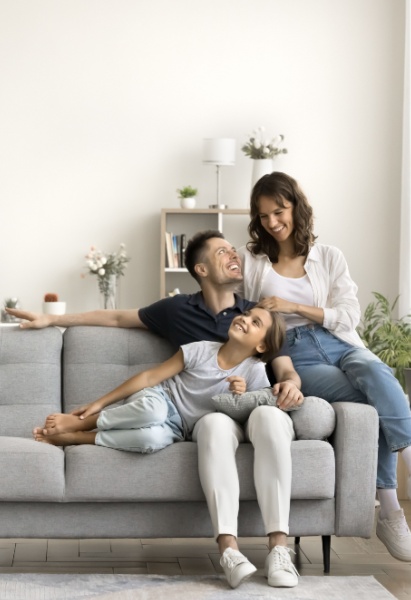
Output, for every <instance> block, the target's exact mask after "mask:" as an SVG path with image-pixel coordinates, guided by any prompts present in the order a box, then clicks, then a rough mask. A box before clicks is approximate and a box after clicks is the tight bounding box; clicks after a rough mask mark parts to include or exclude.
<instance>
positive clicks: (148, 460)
mask: <svg viewBox="0 0 411 600" xmlns="http://www.w3.org/2000/svg"><path fill="white" fill-rule="evenodd" d="M171 353H172V351H171V348H170V346H169V345H168V343H167V342H166V341H164V340H163V339H161V338H159V337H157V336H155V335H153V334H151V333H150V332H147V331H144V330H127V329H116V328H102V327H73V328H70V329H67V330H66V331H65V332H64V334H62V332H61V331H60V330H59V329H57V328H48V329H44V330H39V331H34V330H33V331H30V330H20V329H18V328H14V327H13V328H6V327H2V328H0V480H1V487H0V538H8V537H13V538H19V537H24V538H105V537H107V538H122V537H124V538H140V537H145V538H148V537H153V538H155V537H209V536H212V529H211V523H210V518H209V516H208V511H207V506H206V503H205V500H204V495H203V492H202V489H201V485H200V481H199V478H198V472H197V449H196V444H195V443H192V442H182V443H178V444H174V445H173V446H170V447H168V448H166V449H164V450H162V451H161V452H158V453H155V454H149V455H140V454H134V453H128V452H120V451H116V450H111V449H108V448H103V447H99V446H70V447H67V448H66V449H64V450H63V449H62V448H59V447H55V446H52V445H49V444H44V443H39V442H35V441H34V440H33V439H32V435H31V432H32V429H33V427H34V426H36V425H42V424H43V422H44V419H45V417H46V415H48V414H50V413H51V412H56V411H58V412H61V411H64V412H70V411H71V410H72V409H73V408H74V407H76V406H79V405H81V404H83V403H86V402H89V401H91V400H94V399H96V398H97V397H99V396H100V395H102V394H103V393H105V392H106V391H108V390H109V389H111V388H113V387H115V386H116V385H118V384H120V383H121V382H122V381H124V380H125V379H126V378H128V377H130V376H131V375H132V374H134V373H136V372H138V371H140V370H142V369H145V368H147V367H149V366H150V365H152V364H154V363H157V362H160V361H163V360H165V359H166V358H167V357H169V356H170V355H171ZM321 403H322V404H321ZM323 405H324V406H325V408H324V406H323ZM304 411H305V412H304ZM324 411H325V412H324ZM330 413H331V415H332V419H333V424H332V427H331V429H333V432H332V433H331V435H330V428H329V419H330ZM293 414H294V415H295V418H297V415H298V423H297V421H296V425H297V424H298V430H299V437H300V438H301V437H303V438H304V437H305V438H312V437H318V438H322V437H325V435H327V436H328V440H324V439H297V440H296V441H295V442H293V444H292V460H293V479H292V501H291V516H290V535H291V536H296V537H297V541H298V539H299V537H300V536H314V535H321V536H322V537H323V542H324V544H323V546H324V551H325V552H324V560H325V562H324V564H325V570H326V571H328V570H329V541H330V536H331V534H335V535H337V536H360V537H369V536H370V534H371V530H372V525H373V516H374V498H375V480H376V462H377V444H378V440H377V438H378V419H377V413H376V412H375V410H374V409H373V408H370V407H369V406H363V405H353V404H350V403H345V402H342V403H337V404H334V405H333V407H332V408H331V407H330V405H328V404H327V403H325V402H324V401H319V402H318V405H316V404H315V403H314V404H311V406H307V407H303V408H302V409H301V410H300V411H298V412H295V413H293ZM324 414H326V418H325V421H327V422H328V425H327V427H328V431H326V432H325V435H324V432H321V427H322V420H323V416H324ZM313 416H314V418H313ZM304 419H306V420H307V423H308V425H307V427H305V426H304ZM296 429H297V427H296ZM237 462H238V470H239V477H240V489H241V496H240V500H241V501H240V515H239V534H240V535H241V536H260V535H264V533H265V532H264V530H263V524H262V521H261V517H260V513H259V509H258V505H257V502H256V495H255V489H254V484H253V474H252V463H253V449H252V447H251V445H250V444H247V443H245V444H241V445H240V447H239V450H238V452H237Z"/></svg>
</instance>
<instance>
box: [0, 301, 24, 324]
mask: <svg viewBox="0 0 411 600" xmlns="http://www.w3.org/2000/svg"><path fill="white" fill-rule="evenodd" d="M18 307H19V300H18V298H6V299H5V301H4V308H3V309H2V311H1V322H2V323H20V319H18V318H17V317H15V316H14V315H9V314H8V313H6V311H5V310H4V309H5V308H18Z"/></svg>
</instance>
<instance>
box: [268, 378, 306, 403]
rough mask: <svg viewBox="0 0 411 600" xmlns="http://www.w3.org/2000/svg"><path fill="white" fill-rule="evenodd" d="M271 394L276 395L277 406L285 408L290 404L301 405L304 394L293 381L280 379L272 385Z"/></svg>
mask: <svg viewBox="0 0 411 600" xmlns="http://www.w3.org/2000/svg"><path fill="white" fill-rule="evenodd" d="M273 395H274V396H277V406H278V408H281V409H282V410H287V409H289V408H291V407H292V406H301V405H302V403H303V402H304V396H303V395H302V393H301V391H300V390H299V389H298V387H297V386H296V385H295V383H294V382H293V381H281V382H280V383H276V384H275V385H274V386H273Z"/></svg>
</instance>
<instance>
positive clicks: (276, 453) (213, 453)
mask: <svg viewBox="0 0 411 600" xmlns="http://www.w3.org/2000/svg"><path fill="white" fill-rule="evenodd" d="M293 439H295V434H294V428H293V424H292V420H291V418H290V417H289V415H288V414H287V413H286V412H284V411H282V410H280V409H279V408H276V407H275V406H259V407H258V408H256V409H254V410H253V412H252V413H251V415H250V418H249V419H248V421H247V423H246V425H245V427H244V428H243V427H242V426H241V425H239V424H238V423H237V422H236V421H233V419H231V418H230V417H228V416H227V415H224V414H223V413H217V412H216V413H209V414H207V415H205V416H204V417H202V418H201V419H199V420H198V421H197V423H196V424H195V427H194V430H193V441H195V442H197V444H198V469H199V474H200V481H201V486H202V488H203V491H204V494H205V497H206V500H207V505H208V510H209V512H210V516H211V521H212V524H213V529H214V535H215V537H216V538H217V537H218V536H219V535H221V534H229V535H233V536H235V537H237V520H238V510H239V494H240V486H239V480H238V473H237V466H236V461H235V453H236V450H237V447H238V444H239V443H241V442H244V441H250V442H251V443H252V445H253V446H254V485H255V489H256V492H257V500H258V504H259V506H260V510H261V514H262V518H263V522H264V527H265V530H266V533H267V534H269V533H274V532H282V533H285V534H288V532H289V526H288V521H289V514H290V498H291V442H292V440H293Z"/></svg>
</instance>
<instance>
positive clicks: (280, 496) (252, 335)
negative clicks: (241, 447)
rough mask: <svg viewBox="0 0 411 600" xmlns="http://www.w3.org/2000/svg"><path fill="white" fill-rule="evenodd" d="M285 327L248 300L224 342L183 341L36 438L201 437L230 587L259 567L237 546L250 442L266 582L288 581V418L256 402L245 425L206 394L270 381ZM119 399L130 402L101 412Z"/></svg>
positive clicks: (146, 448)
mask: <svg viewBox="0 0 411 600" xmlns="http://www.w3.org/2000/svg"><path fill="white" fill-rule="evenodd" d="M284 333H285V328H284V323H283V320H282V319H281V318H280V317H279V316H278V315H277V314H276V313H272V312H269V311H268V310H267V309H265V308H262V307H260V306H254V307H253V308H252V309H251V310H249V311H247V312H246V313H244V314H242V315H239V316H237V317H235V318H234V319H233V321H232V324H231V326H230V328H229V331H228V341H227V342H225V343H223V344H221V343H219V342H194V343H191V344H186V345H183V346H182V347H181V348H180V349H179V350H178V351H177V353H176V354H175V355H174V356H172V357H171V358H170V359H169V360H167V361H165V362H164V363H162V364H160V365H158V366H156V367H153V368H151V369H148V370H147V371H143V372H142V373H139V374H137V375H135V376H134V377H131V378H130V379H128V380H127V381H126V382H124V383H123V384H121V385H120V386H119V387H117V388H116V389H115V390H113V391H111V392H109V393H108V394H105V395H104V396H103V397H102V398H99V399H98V400H96V401H94V402H92V403H91V404H88V405H86V406H83V407H81V408H79V409H78V410H76V411H75V412H74V413H73V414H70V415H66V414H54V415H50V416H49V417H47V419H46V422H45V424H44V426H43V427H42V428H40V427H37V428H35V429H34V437H35V439H36V440H37V441H39V442H46V443H49V444H54V445H57V446H67V445H72V444H98V445H101V446H107V447H109V448H115V449H118V450H126V451H130V452H155V451H158V450H161V449H162V448H164V447H165V446H167V445H169V444H172V443H173V442H177V441H181V440H183V439H184V438H185V437H188V438H190V437H192V439H193V440H194V441H195V442H197V444H198V460H199V474H200V481H201V485H202V487H203V490H204V494H205V497H206V500H207V505H208V508H209V512H210V516H211V521H212V524H213V529H214V532H215V536H216V539H217V541H218V545H219V550H220V552H221V554H222V557H221V565H222V567H223V569H224V572H225V574H226V577H227V580H228V582H229V584H230V585H231V587H233V588H235V587H237V586H238V585H239V584H240V583H241V582H242V581H244V580H245V579H247V578H248V577H250V576H251V575H252V574H253V573H254V572H255V571H256V568H255V567H254V565H252V564H251V563H250V562H249V561H248V559H247V558H246V557H245V556H243V554H241V552H239V549H238V545H237V519H238V509H239V481H238V473H237V467H236V462H235V453H236V450H237V447H238V444H239V443H240V442H242V441H244V440H245V439H248V440H250V441H251V443H252V444H253V446H254V451H255V462H254V478H255V487H256V490H257V499H258V503H259V506H260V509H261V513H262V516H263V521H264V525H265V527H266V531H267V535H268V537H269V546H270V552H269V554H268V556H267V560H266V576H267V578H268V584H269V585H271V586H274V587H277V586H284V587H294V586H295V585H297V583H298V578H297V575H298V574H297V571H296V570H295V567H294V565H293V564H292V563H291V559H290V554H289V550H288V548H287V534H288V517H289V511H290V497H291V441H292V440H293V439H294V429H293V426H292V421H291V419H290V417H289V416H288V415H287V414H286V413H285V412H284V411H283V410H280V409H278V408H277V407H275V406H259V407H258V408H256V409H254V411H253V412H252V413H251V415H250V417H249V419H248V422H247V423H246V426H245V429H243V427H242V426H241V425H239V424H238V423H236V422H235V421H233V420H232V419H231V418H230V417H228V416H227V415H225V414H222V413H215V412H214V406H213V404H212V402H211V397H212V396H213V395H216V394H221V393H224V392H227V391H228V390H229V391H231V392H232V393H235V394H242V393H243V392H245V391H246V389H249V390H250V391H255V390H258V389H260V388H264V387H269V385H270V384H269V381H268V379H267V376H266V373H265V365H264V362H266V361H267V360H271V359H272V358H273V357H274V356H275V355H276V354H277V353H278V351H279V349H280V348H281V346H282V344H283V341H284ZM260 358H261V360H260ZM262 361H264V362H262ZM124 398H128V402H127V403H126V404H124V405H122V406H119V407H116V408H112V409H109V410H104V409H105V408H106V407H107V406H109V405H110V404H113V403H114V402H117V401H119V400H122V399H124ZM96 428H97V431H95V429H96Z"/></svg>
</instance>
